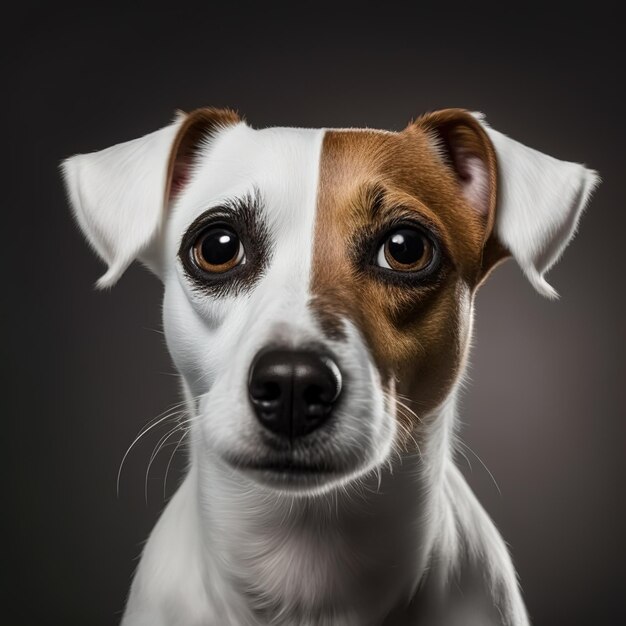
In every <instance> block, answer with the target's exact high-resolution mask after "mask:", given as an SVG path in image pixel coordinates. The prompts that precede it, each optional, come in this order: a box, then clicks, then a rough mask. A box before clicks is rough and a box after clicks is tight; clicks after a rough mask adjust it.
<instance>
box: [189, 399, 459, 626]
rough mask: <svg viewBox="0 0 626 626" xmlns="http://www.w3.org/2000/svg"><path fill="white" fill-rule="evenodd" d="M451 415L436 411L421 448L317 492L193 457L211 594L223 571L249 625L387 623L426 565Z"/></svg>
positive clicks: (415, 585)
mask: <svg viewBox="0 0 626 626" xmlns="http://www.w3.org/2000/svg"><path fill="white" fill-rule="evenodd" d="M453 410H454V409H453V407H448V409H446V410H444V411H443V412H444V413H448V412H449V411H453ZM449 421H450V419H449V416H448V415H437V416H432V424H433V426H432V427H431V429H432V431H433V432H430V433H429V435H428V437H427V438H425V440H424V439H422V442H423V443H422V444H421V445H420V448H419V450H418V449H412V450H409V451H407V452H405V453H403V454H398V455H396V456H395V457H394V458H393V460H392V461H390V463H389V465H388V466H385V467H382V468H380V471H378V472H372V473H371V474H370V475H368V476H366V477H364V478H363V479H362V480H359V481H356V482H354V483H352V484H349V485H347V486H346V487H345V488H340V489H336V490H333V491H332V492H330V493H327V494H324V495H318V496H311V497H302V496H287V495H280V494H278V493H276V492H272V491H269V490H266V489H264V488H262V487H260V486H258V485H257V484H256V483H253V482H252V481H250V480H248V479H245V478H242V477H241V476H239V475H236V474H235V473H233V470H232V469H230V468H228V467H226V466H224V464H223V463H222V462H221V461H219V460H217V459H215V458H211V457H209V456H207V455H206V452H205V453H204V454H202V455H200V454H197V455H194V461H193V463H192V470H191V471H192V472H193V471H197V481H198V489H199V496H200V497H199V502H200V506H199V511H198V513H199V521H200V525H201V529H202V531H201V532H202V536H203V541H204V546H205V564H206V568H207V578H210V579H212V580H211V582H210V584H209V588H208V592H209V593H210V592H211V590H214V589H215V584H214V583H215V580H214V578H215V576H216V575H217V576H219V577H220V578H221V579H223V580H225V581H228V582H227V583H226V586H227V587H228V588H232V589H233V590H234V591H235V593H236V595H237V596H238V600H237V603H238V604H240V605H241V608H242V610H243V611H248V612H249V614H250V617H251V621H258V620H262V621H263V622H265V621H268V622H269V621H272V620H273V621H272V623H278V624H282V623H285V624H288V623H291V624H293V623H298V624H303V625H304V624H309V623H311V624H324V623H335V624H336V623H342V624H368V623H370V622H371V623H378V624H380V623H382V621H383V620H384V618H385V616H386V615H387V614H389V613H391V612H392V611H393V610H394V609H395V608H396V607H398V606H401V605H404V604H407V603H408V602H409V600H410V599H411V597H412V596H413V594H414V592H415V589H416V587H417V586H418V585H419V584H420V582H421V579H422V576H423V573H424V571H425V569H426V567H427V566H428V558H429V555H430V552H431V547H432V542H433V532H432V531H433V528H435V527H436V524H437V520H436V519H435V516H434V513H435V512H436V511H438V510H440V507H439V506H438V503H437V502H436V500H437V498H438V497H439V493H440V490H439V489H437V485H438V483H439V482H440V480H441V472H442V463H443V461H444V460H445V459H447V458H448V456H449V452H448V449H449V443H448V441H447V436H448V432H449ZM426 442H427V443H426ZM442 448H443V449H442ZM192 454H193V452H192ZM239 619H241V618H240V617H239Z"/></svg>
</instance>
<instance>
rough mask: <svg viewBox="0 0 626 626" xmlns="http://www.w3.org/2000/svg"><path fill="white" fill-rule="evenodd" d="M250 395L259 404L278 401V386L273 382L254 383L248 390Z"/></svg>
mask: <svg viewBox="0 0 626 626" xmlns="http://www.w3.org/2000/svg"><path fill="white" fill-rule="evenodd" d="M250 394H251V395H252V397H253V398H254V399H255V400H258V401H259V402H261V403H268V404H270V403H273V402H276V401H277V400H279V399H280V396H281V389H280V385H279V384H278V383H277V382H274V381H267V382H263V383H256V384H254V385H253V386H252V388H251V389H250Z"/></svg>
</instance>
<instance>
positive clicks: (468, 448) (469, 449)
mask: <svg viewBox="0 0 626 626" xmlns="http://www.w3.org/2000/svg"><path fill="white" fill-rule="evenodd" d="M457 442H458V443H459V444H460V445H462V446H463V447H464V448H465V449H466V450H467V451H468V452H471V453H472V454H473V455H474V456H475V457H476V458H477V459H478V462H479V463H480V464H481V465H482V466H483V467H484V468H485V471H486V472H487V474H489V476H490V477H491V480H492V481H493V484H494V485H495V486H496V489H497V490H498V493H499V494H500V495H502V491H500V486H499V485H498V483H497V482H496V479H495V478H494V477H493V474H492V473H491V472H490V471H489V468H488V467H487V466H486V465H485V462H484V461H483V460H482V459H481V458H480V457H479V456H478V455H477V454H476V452H474V450H472V449H471V448H470V447H469V446H468V445H467V444H466V443H465V442H464V441H462V440H461V439H460V438H457Z"/></svg>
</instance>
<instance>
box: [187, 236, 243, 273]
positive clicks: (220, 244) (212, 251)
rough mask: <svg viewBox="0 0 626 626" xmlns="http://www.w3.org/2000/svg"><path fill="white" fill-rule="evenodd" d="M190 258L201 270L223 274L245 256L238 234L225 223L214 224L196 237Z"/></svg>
mask: <svg viewBox="0 0 626 626" xmlns="http://www.w3.org/2000/svg"><path fill="white" fill-rule="evenodd" d="M191 260H192V261H193V263H194V264H195V266H196V267H197V268H198V269H200V270H202V271H203V272H208V273H210V274H223V273H224V272H227V271H228V270H231V269H233V268H234V267H236V266H237V265H240V264H242V263H245V260H246V258H245V252H244V249H243V244H242V243H241V240H240V239H239V235H237V233H236V232H235V231H234V230H233V229H232V228H231V227H230V226H228V225H226V224H214V225H212V226H209V227H208V228H206V229H205V230H204V231H202V232H201V233H200V235H199V236H198V237H197V238H196V240H195V243H194V244H193V247H192V249H191Z"/></svg>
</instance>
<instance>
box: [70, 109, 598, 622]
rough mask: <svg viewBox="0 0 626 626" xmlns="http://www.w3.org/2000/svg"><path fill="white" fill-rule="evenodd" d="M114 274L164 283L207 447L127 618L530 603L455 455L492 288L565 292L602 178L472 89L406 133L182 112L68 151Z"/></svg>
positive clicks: (486, 618)
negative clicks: (489, 108) (510, 120)
mask: <svg viewBox="0 0 626 626" xmlns="http://www.w3.org/2000/svg"><path fill="white" fill-rule="evenodd" d="M63 173H64V178H65V182H66V186H67V190H68V195H69V200H70V203H71V206H72V209H73V213H74V216H75V217H76V220H77V221H78V224H79V225H80V227H81V229H82V231H83V232H84V234H85V235H86V237H87V239H88V241H89V242H90V244H91V245H92V246H93V248H94V249H95V251H96V252H97V253H98V255H99V256H100V257H101V258H102V259H103V260H104V261H105V262H106V264H107V265H108V270H107V272H106V273H105V274H104V276H102V278H100V280H99V281H98V286H99V287H110V286H112V285H113V284H114V283H115V282H116V281H117V280H118V278H119V277H120V276H121V274H122V273H123V272H124V270H125V269H126V268H127V267H128V265H129V264H130V263H131V262H132V261H133V260H134V259H140V260H141V261H142V262H143V263H144V264H145V265H147V266H148V268H150V269H151V270H152V271H153V272H154V273H155V274H156V275H157V276H158V277H159V278H160V279H161V280H162V282H163V285H164V288H165V291H164V301H163V324H164V328H165V336H166V340H167V345H168V348H169V351H170V354H171V356H172V359H173V360H174V363H175V365H176V367H177V369H178V371H179V372H180V374H181V380H182V386H183V389H184V397H185V400H186V407H187V410H188V413H189V415H190V418H189V420H188V422H187V424H186V427H187V428H188V431H187V434H188V435H189V437H188V447H189V457H190V461H189V470H188V472H187V474H186V477H185V479H184V480H183V482H182V484H181V485H180V487H179V488H178V490H177V492H176V493H175V495H174V496H173V497H172V499H171V501H170V502H169V503H168V505H167V507H166V508H165V510H164V512H163V514H162V515H161V518H160V519H159V521H158V523H157V525H156V527H155V528H154V530H153V532H152V534H151V536H150V538H149V540H148V542H147V544H146V546H145V548H144V550H143V556H142V558H141V562H140V564H139V567H138V570H137V572H136V575H135V577H134V581H133V584H132V587H131V591H130V595H129V598H128V603H127V607H126V611H125V613H124V617H123V619H122V624H123V626H166V625H168V626H169V625H176V626H196V625H197V626H201V625H203V626H213V625H219V626H222V625H224V626H230V625H233V626H235V625H236V626H248V625H253V624H275V625H290V626H291V625H302V626H313V625H315V626H320V625H333V626H367V625H379V624H406V625H421V626H435V625H436V626H488V625H491V624H494V625H496V624H497V625H502V626H504V625H506V626H527V625H528V624H529V620H528V616H527V613H526V609H525V607H524V603H523V601H522V598H521V594H520V590H519V587H518V582H517V578H516V573H515V570H514V568H513V564H512V561H511V558H510V556H509V554H508V551H507V548H506V546H505V543H504V541H503V540H502V538H501V537H500V535H499V534H498V532H497V530H496V528H495V526H494V524H493V523H492V522H491V520H490V519H489V517H488V516H487V514H486V513H485V511H484V509H483V508H482V507H481V505H480V504H479V502H478V501H477V500H476V498H475V496H474V495H473V493H472V492H471V490H470V489H469V487H468V485H467V484H466V482H465V480H464V479H463V477H462V475H461V473H460V471H459V469H457V467H456V466H455V463H454V460H453V455H454V449H455V441H456V439H455V438H456V420H457V418H456V404H457V396H458V391H459V388H460V387H461V386H462V381H463V376H464V370H465V368H466V364H467V358H468V350H469V346H470V340H471V335H472V317H473V303H474V297H475V294H476V291H477V289H478V287H479V286H480V285H481V284H482V283H483V281H484V280H485V279H486V277H487V275H488V274H489V273H490V271H491V270H492V269H493V268H494V267H495V266H496V265H497V264H498V263H499V262H500V261H502V260H503V259H505V258H506V257H508V256H512V257H513V258H514V259H515V260H516V261H517V263H518V264H519V265H520V266H521V269H522V270H523V272H524V274H525V275H526V276H527V278H528V279H529V280H530V282H531V283H532V284H533V286H534V287H535V288H536V289H537V291H539V292H540V293H541V294H543V295H545V296H548V297H551V298H554V297H556V292H555V291H554V290H553V288H552V287H551V286H550V285H549V284H548V283H547V282H546V280H545V279H544V274H545V272H546V271H547V270H549V269H550V267H551V266H552V265H553V264H554V263H555V262H556V261H557V259H558V258H559V256H560V255H561V253H562V252H563V249H564V248H565V246H566V245H567V243H568V242H569V240H570V239H571V237H572V236H573V234H574V231H575V230H576V227H577V223H578V220H579V217H580V214H581V212H582V210H583V208H584V206H585V204H586V202H587V200H588V198H589V196H590V194H591V192H592V190H593V189H594V187H595V185H596V184H597V182H598V177H597V175H596V173H595V172H593V171H591V170H588V169H586V168H585V167H583V166H582V165H578V164H575V163H569V162H564V161H559V160H556V159H554V158H552V157H549V156H546V155H544V154H541V153H540V152H537V151H535V150H532V149H530V148H527V147H525V146H524V145H522V144H520V143H517V142H516V141H513V140H512V139H509V138H508V137H506V136H505V135H503V134H501V133H499V132H497V131H495V130H493V129H491V128H490V127H488V126H487V125H486V123H485V122H484V120H483V119H482V117H481V116H479V115H475V114H471V113H469V112H467V111H464V110H461V109H447V110H442V111H436V112H434V113H429V114H426V115H423V116H422V117H420V118H418V119H417V120H415V121H414V122H412V123H410V124H409V125H408V126H407V127H406V129H405V130H403V131H402V132H387V131H380V130H370V129H364V130H361V129H321V130H317V129H316V130H311V129H299V128H297V129H296V128H267V129H263V130H254V129H252V128H251V127H250V126H248V125H247V124H246V123H245V121H242V120H241V119H240V118H239V117H238V115H237V114H235V113H234V112H232V111H230V110H221V109H211V108H203V109H198V110H196V111H193V112H192V113H189V114H183V113H179V114H178V115H177V117H176V119H175V120H174V122H173V123H172V124H170V125H169V126H166V127H165V128H163V129H161V130H158V131H156V132H154V133H152V134H149V135H146V136H145V137H142V138H140V139H136V140H134V141H129V142H127V143H122V144H119V145H116V146H113V147H111V148H108V149H107V150H102V151H100V152H96V153H93V154H85V155H77V156H74V157H71V158H69V159H67V160H66V161H65V162H64V163H63Z"/></svg>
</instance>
